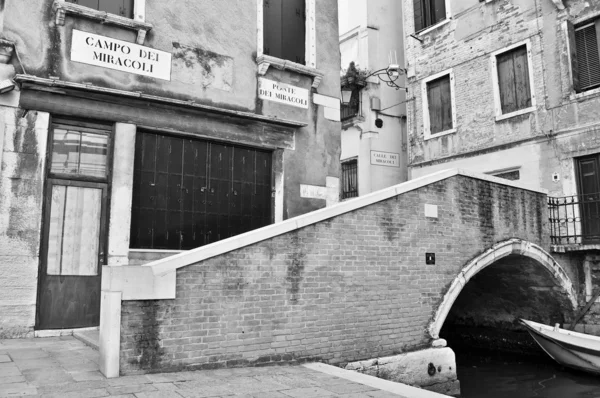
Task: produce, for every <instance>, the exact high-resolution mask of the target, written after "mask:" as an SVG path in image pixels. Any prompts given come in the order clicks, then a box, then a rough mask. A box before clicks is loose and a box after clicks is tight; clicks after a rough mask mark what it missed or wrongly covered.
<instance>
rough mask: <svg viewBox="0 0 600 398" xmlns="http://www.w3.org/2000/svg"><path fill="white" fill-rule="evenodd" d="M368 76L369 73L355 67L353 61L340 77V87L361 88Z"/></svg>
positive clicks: (365, 83)
mask: <svg viewBox="0 0 600 398" xmlns="http://www.w3.org/2000/svg"><path fill="white" fill-rule="evenodd" d="M368 76H369V71H368V70H367V69H361V68H359V67H357V66H356V64H355V63H354V61H352V62H350V65H348V69H346V71H345V73H344V74H343V75H342V76H341V79H340V84H341V86H342V87H344V88H349V89H354V88H363V87H365V86H366V85H367V77H368Z"/></svg>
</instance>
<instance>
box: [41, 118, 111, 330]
mask: <svg viewBox="0 0 600 398" xmlns="http://www.w3.org/2000/svg"><path fill="white" fill-rule="evenodd" d="M110 138H111V128H110V126H105V125H99V124H93V123H84V122H75V121H67V120H58V119H54V120H53V123H52V128H51V132H50V140H49V142H50V145H49V152H50V155H49V164H48V167H47V183H46V195H45V203H44V224H43V241H42V250H41V259H42V261H41V267H40V278H39V295H38V307H37V318H36V328H37V329H65V328H80V327H91V326H98V325H99V322H100V278H101V269H102V268H101V267H102V264H105V263H106V262H105V260H106V256H105V253H106V250H105V244H106V239H105V232H106V225H105V224H106V218H107V195H108V181H109V179H108V177H109V167H108V164H109V152H110V151H109V148H110V142H111V139H110Z"/></svg>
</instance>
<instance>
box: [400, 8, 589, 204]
mask: <svg viewBox="0 0 600 398" xmlns="http://www.w3.org/2000/svg"><path fill="white" fill-rule="evenodd" d="M450 3H451V6H450V9H451V14H452V21H450V22H449V23H447V24H445V25H442V26H440V27H438V28H435V29H433V30H432V31H431V32H429V33H425V34H422V35H421V38H422V39H423V43H420V42H419V41H417V40H415V39H413V38H410V37H407V39H406V53H407V63H408V67H409V74H408V76H409V85H410V93H409V96H410V97H412V98H414V101H410V102H409V103H408V107H409V109H408V129H409V147H410V149H409V164H410V165H411V171H412V173H413V174H412V175H413V176H416V175H423V174H427V173H429V172H431V171H433V170H436V169H438V168H439V167H440V166H438V164H440V163H444V167H456V166H455V165H457V164H461V165H465V166H467V167H469V168H471V169H473V170H480V168H479V169H478V168H477V167H478V165H479V167H481V165H484V167H486V169H490V170H496V169H501V168H502V167H504V165H506V164H509V163H511V164H516V165H521V167H522V169H523V170H525V173H524V174H525V175H526V176H525V178H526V180H528V181H529V180H535V179H537V180H538V181H539V185H540V186H542V187H544V188H547V189H549V190H550V192H551V194H557V195H561V194H564V195H570V194H573V193H575V191H574V185H573V180H572V178H573V177H574V169H573V159H572V158H573V157H574V156H580V155H582V154H591V153H596V152H598V151H600V143H599V142H598V132H597V129H598V126H599V124H600V120H599V112H598V109H599V107H600V92H594V91H598V90H593V91H592V92H587V94H585V95H575V93H574V91H573V84H572V78H571V70H570V65H569V62H568V58H567V43H566V36H565V31H564V29H563V23H564V22H565V21H567V20H569V21H571V22H573V23H578V22H583V21H585V20H586V19H590V18H593V17H596V16H598V15H599V13H600V4H598V3H597V2H589V1H583V0H569V1H565V2H564V3H565V5H566V9H565V10H564V11H559V10H558V9H557V8H556V6H555V5H554V3H553V2H551V1H535V2H534V1H525V0H518V1H517V0H498V1H493V2H489V3H487V2H486V3H484V2H478V1H475V0H469V1H461V0H452V1H451V2H450ZM404 18H405V24H406V34H407V35H408V34H411V33H413V32H414V20H413V18H414V16H413V9H412V2H411V1H409V0H405V1H404ZM526 39H528V40H530V41H531V46H532V65H530V67H531V68H532V69H533V72H534V73H533V75H534V93H535V97H536V101H537V105H536V110H535V111H534V112H532V113H528V114H525V115H521V116H516V117H512V118H509V119H505V120H501V121H496V120H495V115H494V99H493V89H492V73H493V70H492V68H491V62H490V54H491V53H492V52H494V51H496V50H500V49H502V48H505V47H507V46H509V45H510V44H513V43H517V42H520V41H523V40H526ZM450 68H452V70H453V71H454V75H455V87H456V91H455V100H456V112H457V126H456V127H457V131H456V133H454V134H450V135H446V136H442V137H437V138H432V139H430V140H427V141H425V140H424V133H423V112H424V109H423V102H422V101H423V99H422V95H421V82H422V80H423V79H424V78H425V77H427V76H430V75H432V74H434V73H437V72H441V71H444V70H447V69H450ZM532 138H535V142H536V143H537V146H536V145H533V144H531V143H529V144H523V146H522V147H521V149H518V150H517V149H510V150H509V149H507V148H505V147H503V146H504V145H510V144H511V143H516V142H519V141H521V140H528V139H532ZM526 146H529V150H530V151H531V152H530V156H527V157H522V155H523V151H524V150H525V147H526ZM573 148H577V149H573ZM490 150H491V151H495V150H497V151H499V153H498V154H496V155H494V154H492V153H490ZM536 163H537V164H536ZM461 167H464V166H461ZM533 168H537V169H538V170H537V171H535V170H533ZM527 169H529V170H527ZM555 172H557V173H559V174H560V175H561V176H565V179H563V180H562V181H561V182H560V183H558V184H557V183H554V182H553V181H552V180H551V175H552V174H553V173H555ZM535 174H537V176H535Z"/></svg>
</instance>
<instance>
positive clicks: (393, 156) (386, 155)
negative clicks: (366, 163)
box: [371, 151, 400, 167]
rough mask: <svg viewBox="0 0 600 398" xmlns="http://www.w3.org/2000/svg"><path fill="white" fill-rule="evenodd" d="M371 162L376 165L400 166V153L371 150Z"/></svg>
mask: <svg viewBox="0 0 600 398" xmlns="http://www.w3.org/2000/svg"><path fill="white" fill-rule="evenodd" d="M371 164H374V165H377V166H388V167H400V154H398V153H392V152H379V151H371Z"/></svg>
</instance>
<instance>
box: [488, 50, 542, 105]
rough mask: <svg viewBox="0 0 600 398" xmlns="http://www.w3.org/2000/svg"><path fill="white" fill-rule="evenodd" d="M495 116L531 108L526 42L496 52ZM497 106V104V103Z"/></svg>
mask: <svg viewBox="0 0 600 398" xmlns="http://www.w3.org/2000/svg"><path fill="white" fill-rule="evenodd" d="M494 56H495V66H496V74H497V87H496V89H497V92H496V95H497V101H498V102H499V109H497V116H501V115H507V114H512V113H514V112H518V111H522V110H530V109H532V108H533V106H534V105H535V104H534V101H533V96H532V85H531V74H530V66H529V57H530V55H529V49H528V44H523V45H519V46H517V47H512V48H511V49H510V50H508V51H504V52H501V53H496V54H495V55H494ZM497 106H498V105H497Z"/></svg>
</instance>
